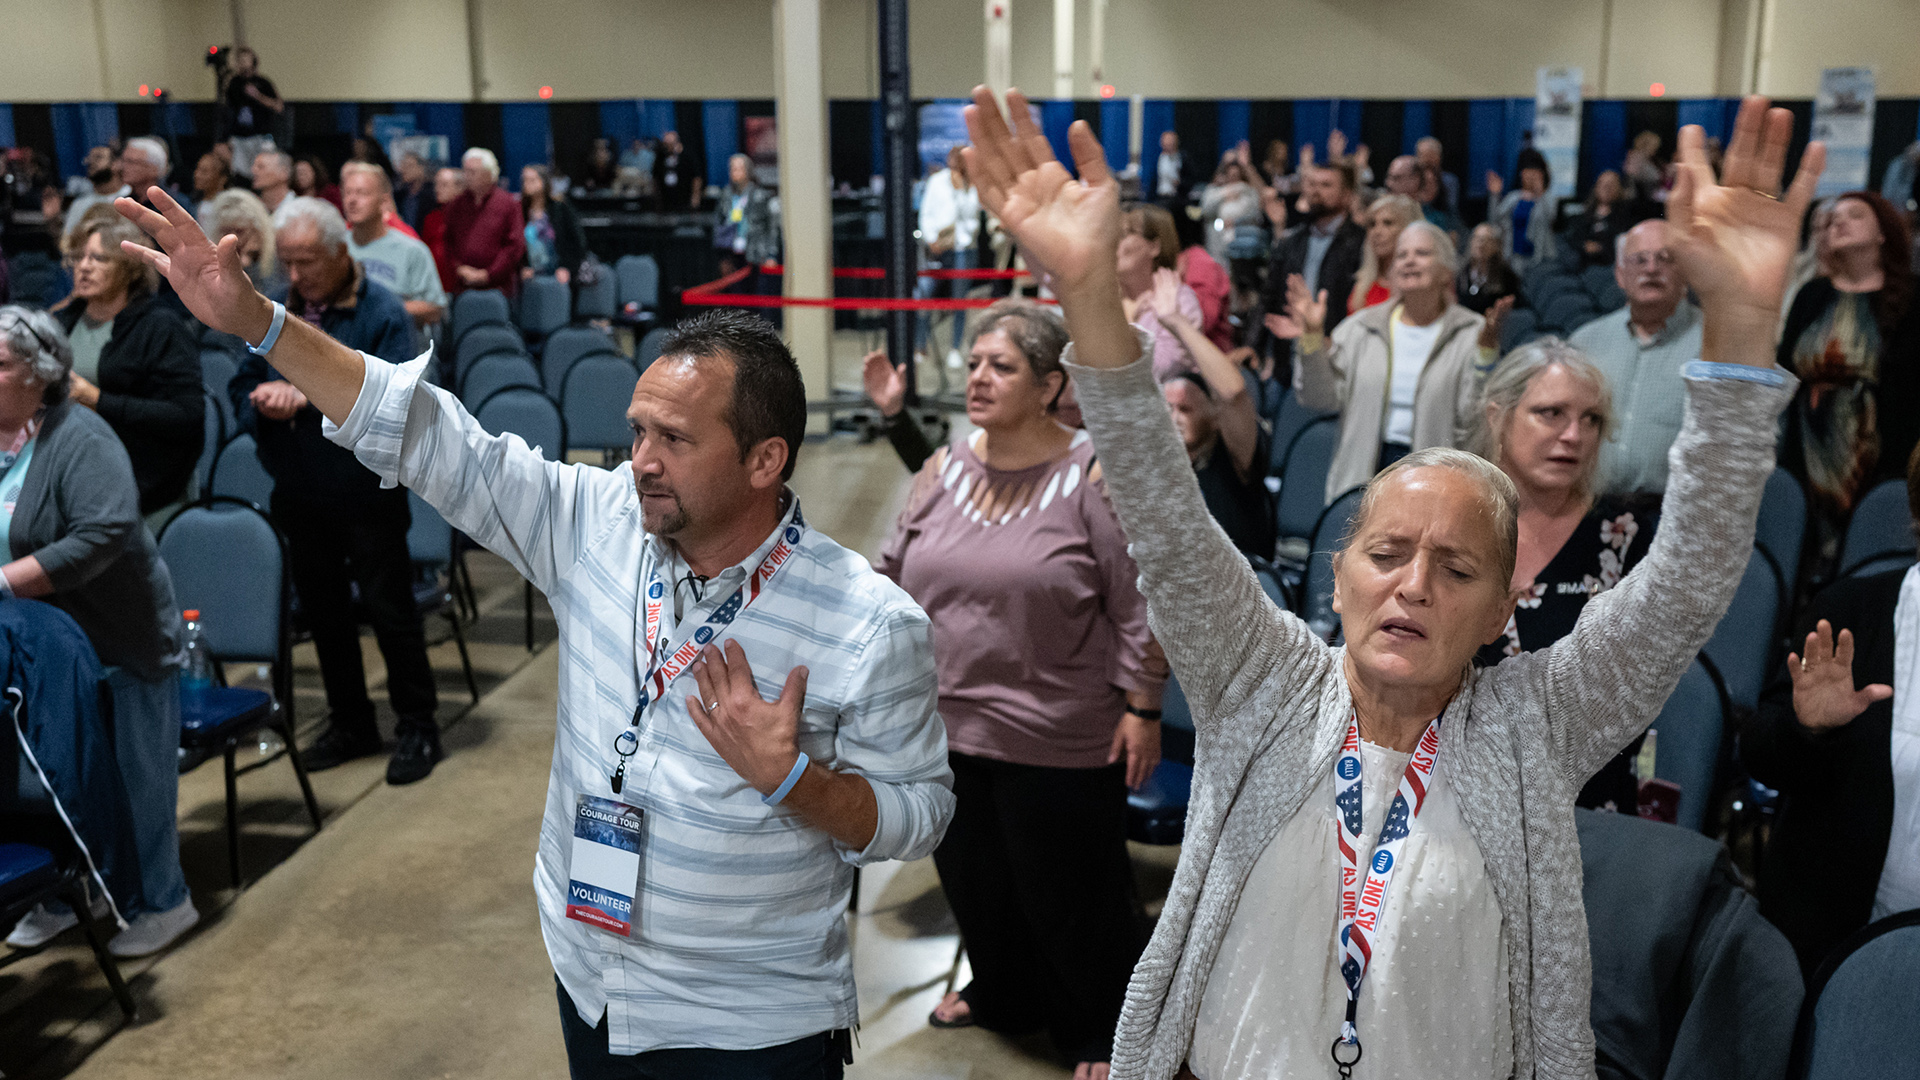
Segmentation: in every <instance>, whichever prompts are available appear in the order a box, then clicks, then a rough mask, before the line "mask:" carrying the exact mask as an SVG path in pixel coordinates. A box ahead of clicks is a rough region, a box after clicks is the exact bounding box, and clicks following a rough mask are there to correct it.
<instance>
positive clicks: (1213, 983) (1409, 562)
mask: <svg viewBox="0 0 1920 1080" xmlns="http://www.w3.org/2000/svg"><path fill="white" fill-rule="evenodd" d="M1007 98H1008V102H1007V103H1008V108H1009V111H1010V112H1011V113H1012V115H1013V116H1014V117H1015V123H1016V125H1017V127H1016V130H1015V131H1009V130H1008V129H1007V127H1006V125H1005V123H1004V122H1003V121H1002V119H1001V116H1000V113H999V112H998V111H997V109H996V108H995V106H994V103H993V99H992V98H991V97H990V96H989V95H988V92H987V91H986V90H985V89H984V88H981V89H978V90H976V91H975V92H974V102H975V104H974V105H973V106H972V107H971V108H969V109H968V110H967V123H968V129H969V132H970V133H971V134H972V136H973V141H974V147H973V148H972V149H971V150H969V152H968V156H969V161H968V164H969V166H970V167H971V170H970V171H971V172H972V175H973V177H974V180H975V182H976V183H977V184H978V185H979V187H980V193H981V202H982V204H983V205H985V206H986V207H987V208H988V209H989V210H990V211H991V212H992V213H993V214H994V215H995V216H996V217H998V218H999V219H1000V221H1001V222H1002V223H1003V225H1004V226H1005V227H1006V228H1007V229H1008V231H1009V232H1010V233H1012V235H1013V236H1014V237H1015V239H1016V240H1018V241H1019V243H1020V244H1021V245H1022V246H1023V247H1024V248H1025V249H1026V250H1027V252H1028V253H1029V254H1030V256H1031V257H1032V258H1034V259H1035V260H1037V261H1038V262H1040V263H1041V264H1043V265H1045V266H1047V267H1048V268H1050V269H1051V270H1052V271H1053V275H1054V278H1053V287H1054V290H1055V292H1056V294H1057V295H1058V297H1059V298H1060V302H1061V307H1062V310H1063V312H1064V313H1065V315H1066V318H1067V323H1068V328H1069V330H1070V332H1071V334H1072V337H1073V346H1072V349H1071V351H1070V356H1069V357H1068V359H1069V361H1072V362H1070V363H1069V364H1068V367H1069V368H1070V370H1071V371H1072V372H1073V378H1074V382H1075V384H1076V386H1077V387H1078V391H1079V396H1080V402H1081V407H1082V410H1083V413H1084V416H1085V418H1086V423H1087V429H1088V431H1089V432H1090V433H1091V434H1092V435H1093V439H1094V443H1095V445H1096V448H1097V449H1098V451H1099V453H1100V457H1101V460H1102V461H1103V462H1104V463H1105V465H1106V475H1107V484H1108V492H1109V494H1110V495H1111V497H1112V500H1113V504H1114V507H1115V509H1116V511H1117V512H1118V513H1119V515H1120V519H1121V522H1122V524H1123V525H1124V526H1125V527H1126V530H1127V534H1128V536H1129V537H1130V539H1131V540H1132V551H1133V554H1134V559H1135V561H1136V562H1137V563H1138V564H1139V567H1140V581H1141V591H1142V592H1143V593H1144V594H1145V595H1146V597H1147V601H1148V610H1149V617H1150V620H1151V623H1152V626H1153V629H1154V631H1155V636H1156V637H1157V638H1158V640H1159V641H1160V642H1161V643H1162V644H1163V645H1164V647H1165V649H1166V652H1167V655H1168V658H1169V660H1170V661H1171V662H1172V664H1173V668H1174V670H1175V672H1176V673H1177V674H1178V675H1179V677H1180V681H1181V684H1182V686H1183V687H1184V688H1185V689H1186V692H1187V697H1188V701H1189V703H1190V704H1191V706H1192V708H1193V714H1194V719H1195V727H1196V730H1197V739H1198V751H1197V754H1196V758H1197V761H1198V763H1199V764H1198V767H1197V768H1196V770H1195V775H1194V785H1193V800H1192V803H1191V806H1190V808H1189V810H1188V815H1187V833H1186V842H1185V844H1184V846H1183V848H1182V852H1181V858H1180V867H1179V870H1178V872H1177V873H1176V874H1175V877H1174V882H1173V886H1172V889H1171V891H1170V893H1169V895H1168V897H1167V902H1166V907H1165V909H1164V911H1163V913H1162V915H1161V917H1160V922H1159V925H1158V927H1157V928H1156V930H1155V932H1154V936H1153V941H1152V943H1151V944H1150V945H1149V946H1148V948H1147V951H1146V953H1145V955H1144V956H1143V957H1142V958H1141V961H1140V964H1139V966H1138V967H1137V968H1136V969H1135V971H1134V977H1133V982H1132V984H1131V986H1130V987H1129V989H1128V997H1127V1004H1126V1007H1125V1009H1124V1011H1123V1012H1122V1014H1121V1018H1120V1025H1119V1030H1118V1031H1117V1033H1116V1035H1115V1039H1114V1046H1113V1061H1112V1070H1111V1074H1112V1076H1113V1077H1114V1078H1116V1080H1133V1078H1137V1077H1147V1078H1152V1080H1166V1078H1169V1077H1173V1076H1176V1075H1184V1076H1193V1077H1197V1078H1198V1080H1226V1078H1229V1077H1231V1078H1239V1077H1248V1076H1259V1077H1302V1076H1312V1077H1324V1076H1328V1075H1331V1074H1334V1073H1338V1074H1339V1075H1342V1076H1346V1075H1353V1076H1359V1077H1363V1078H1364V1077H1386V1076H1393V1075H1420V1076H1434V1077H1447V1078H1449V1080H1454V1078H1464V1077H1486V1078H1489V1080H1499V1078H1504V1077H1508V1076H1519V1077H1551V1078H1556V1080H1558V1078H1563V1077H1564V1078H1569V1080H1583V1078H1587V1077H1591V1076H1592V1075H1593V1069H1594V1064H1593V1063H1594V1038H1593V1031H1592V1028H1591V1025H1590V1021H1589V1018H1588V999H1589V995H1590V991H1591V981H1592V974H1591V960H1590V956H1589V953H1588V947H1587V924H1586V918H1585V914H1584V910H1583V907H1582V904H1581V892H1580V890H1581V870H1580V849H1579V841H1578V838H1577V836H1576V834H1575V831H1574V821H1573V804H1574V798H1575V796H1576V795H1577V794H1578V792H1579V790H1580V787H1581V785H1582V784H1583V783H1585V782H1586V779H1587V778H1588V777H1589V776H1591V775H1592V774H1593V773H1594V771H1595V770H1597V769H1599V768H1600V767H1601V766H1602V765H1603V764H1605V763H1606V762H1607V761H1608V759H1610V758H1611V757H1612V756H1613V755H1614V754H1615V753H1616V752H1617V751H1619V749H1620V748H1621V747H1623V746H1625V745H1626V744H1627V743H1628V742H1629V741H1631V740H1632V739H1633V738H1634V736H1636V735H1637V734H1639V733H1640V731H1641V730H1642V729H1644V728H1645V727H1646V725H1647V724H1648V723H1649V722H1650V721H1651V720H1652V719H1653V717H1654V715H1655V714H1656V713H1657V712H1658V710H1659V709H1660V707H1661V705H1662V703H1663V702H1664V701H1665V700H1666V698H1667V695H1668V694H1669V693H1670V692H1671V691H1672V689H1673V687H1674V685H1675V684H1676V683H1677V682H1678V681H1679V678H1680V675H1681V673H1682V672H1683V671H1684V670H1685V668H1686V666H1687V664H1688V663H1689V662H1690V661H1691V660H1692V658H1693V656H1694V654H1695V652H1697V651H1698V649H1699V648H1700V646H1701V645H1702V644H1703V643H1704V642H1705V641H1706V640H1707V638H1708V637H1709V636H1710V635H1711V633H1712V631H1713V628H1714V626H1715V624H1716V623H1717V622H1718V621H1719V619H1720V616H1721V614H1722V613H1723V612H1724V611H1725V609H1726V606H1727V603H1728V601H1729V600H1730V599H1731V597H1732V595H1733V592H1734V589H1735V587H1736V585H1737V584H1738V582H1739V577H1740V571H1741V570H1742V568H1743V567H1744V566H1745V564H1746V559H1745V557H1744V555H1745V553H1746V552H1747V551H1748V550H1749V549H1750V547H1751V546H1752V542H1753V525H1754V518H1755V516H1756V514H1757V513H1758V509H1759V504H1760V493H1761V489H1762V487H1763V485H1764V484H1765V482H1766V479H1767V476H1768V474H1769V473H1770V472H1771V471H1772V469H1773V446H1774V421H1775V418H1776V417H1777V416H1778V414H1779V413H1780V411H1781V409H1782V407H1783V406H1784V405H1785V404H1786V402H1787V401H1788V400H1789V398H1790V397H1791V396H1792V393H1793V388H1794V380H1793V378H1792V376H1790V375H1788V374H1786V373H1785V372H1782V371H1780V370H1778V369H1777V368H1775V367H1774V364H1773V356H1772V351H1773V334H1774V327H1775V325H1776V322H1777V319H1778V312H1779V305H1780V295H1781V291H1782V289H1783V287H1784V284H1785V280H1786V272H1787V264H1788V262H1789V260H1790V259H1791V258H1792V256H1793V252H1794V248H1795V241H1796V239H1797V234H1798V227H1799V222H1800V219H1801V215H1802V213H1803V212H1804V210H1805V208H1806V206H1807V203H1808V201H1809V199H1810V198H1811V195H1812V192H1813V187H1814V182H1815V179H1816V178H1817V177H1818V174H1819V172H1820V167H1821V164H1822V162H1823V160H1824V149H1823V148H1822V147H1821V146H1820V144H1818V143H1815V144H1812V145H1811V146H1809V147H1808V150H1807V153H1806V155H1805V158H1804V159H1803V161H1802V164H1801V169H1800V174H1799V175H1798V176H1797V177H1796V179H1795V181H1794V183H1793V186H1792V189H1791V190H1790V191H1789V192H1788V193H1787V194H1786V195H1785V196H1784V197H1778V196H1776V194H1775V192H1776V191H1777V190H1778V188H1779V183H1780V177H1781V174H1782V172H1783V171H1784V163H1785V159H1786V153H1787V147H1788V144H1789V141H1790V137H1791V134H1792V117H1791V114H1790V113H1788V112H1787V111H1786V110H1784V109H1774V110H1772V111H1771V112H1768V110H1767V108H1766V102H1765V101H1764V99H1749V100H1748V101H1747V102H1746V103H1745V105H1744V106H1743V107H1742V109H1741V113H1740V118H1739V120H1738V122H1737V123H1736V126H1735V134H1734V138H1733V142H1732V145H1731V146H1730V147H1729V148H1728V152H1727V155H1726V160H1725V165H1724V173H1723V176H1724V179H1725V186H1722V185H1721V184H1719V183H1717V182H1716V181H1715V179H1714V174H1713V171H1712V169H1711V168H1710V167H1709V166H1708V164H1707V161H1706V155H1705V153H1704V150H1703V137H1702V135H1701V132H1700V129H1699V128H1697V127H1689V128H1687V129H1686V131H1685V132H1684V133H1683V134H1682V142H1681V163H1680V168H1679V178H1678V180H1677V182H1676V184H1675V187H1674V189H1673V193H1672V196H1671V198H1670V200H1669V203H1668V218H1669V221H1670V222H1671V223H1672V226H1673V230H1674V237H1675V240H1674V250H1675V254H1676V255H1677V257H1678V258H1679V259H1680V261H1681V263H1682V266H1683V268H1684V270H1685V272H1686V276H1687V279H1688V281H1689V282H1691V283H1692V285H1693V287H1694V289H1695V290H1696V291H1697V292H1698V293H1699V295H1700V298H1701V301H1702V308H1703V309H1704V312H1705V327H1704V336H1703V341H1702V346H1701V354H1702V355H1701V360H1700V361H1699V362H1696V363H1693V364H1690V365H1689V366H1688V368H1687V371H1686V375H1687V385H1688V394H1689V408H1688V412H1687V421H1686V426H1685V427H1684V428H1683V429H1682V431H1681V433H1680V436H1679V438H1678V439H1677V440H1676V442H1675V445H1674V451H1673V465H1674V469H1673V478H1672V481H1671V482H1670V483H1669V485H1668V488H1667V494H1666V503H1665V515H1664V520H1663V522H1662V525H1661V529H1660V535H1659V536H1658V538H1656V539H1655V541H1654V543H1653V547H1652V550H1651V551H1650V552H1649V553H1648V555H1647V558H1646V559H1645V560H1644V561H1643V562H1642V563H1641V564H1640V566H1639V567H1638V568H1637V569H1635V570H1634V571H1633V572H1632V573H1631V574H1629V575H1628V576H1627V577H1626V579H1625V580H1623V581H1621V582H1620V584H1619V585H1617V586H1616V587H1614V588H1613V589H1612V590H1610V591H1608V592H1607V593H1605V594H1603V595H1601V596H1598V597H1595V598H1594V599H1593V600H1592V601H1590V602H1589V603H1588V604H1587V606H1586V609H1585V610H1584V611H1583V612H1582V613H1581V616H1580V619H1579V621H1578V623H1577V624H1576V626H1575V627H1574V630H1573V632H1572V633H1571V634H1570V635H1568V636H1567V637H1565V638H1563V639H1561V640H1560V641H1557V642H1555V643H1554V644H1552V645H1550V646H1548V647H1547V648H1545V649H1543V650H1540V651H1538V652H1533V653H1528V654H1525V655H1522V656H1517V657H1513V658H1511V659H1508V660H1506V661H1505V662H1503V663H1500V664H1499V665H1497V666H1495V667H1492V668H1482V669H1475V668H1473V667H1472V666H1471V664H1470V661H1471V658H1472V657H1473V655H1474V653H1475V652H1476V651H1477V650H1478V649H1479V648H1480V647H1481V646H1482V645H1484V644H1486V643H1488V642H1491V641H1493V640H1494V639H1496V638H1497V637H1499V636H1500V634H1501V631H1502V628H1503V627H1504V626H1505V625H1506V622H1507V618H1508V615H1509V614H1510V613H1511V612H1512V610H1513V603H1514V598H1513V594H1512V591H1511V577H1512V572H1513V568H1514V560H1515V546H1516V542H1517V541H1516V524H1515V519H1516V514H1517V508H1516V504H1517V497H1516V495H1515V490H1514V487H1513V484H1512V481H1510V480H1509V479H1508V478H1507V477H1506V476H1505V474H1503V473H1501V472H1500V471H1499V469H1497V468H1496V467H1494V466H1493V465H1491V464H1490V463H1488V462H1486V461H1485V460H1484V459H1481V458H1479V457H1475V456H1473V455H1470V454H1466V453H1464V452H1462V451H1458V450H1454V449H1451V448H1444V447H1440V448H1432V449H1428V450H1422V451H1416V452H1415V453H1412V454H1409V455H1408V456H1407V457H1405V458H1402V459H1401V460H1400V461H1398V462H1396V463H1395V464H1394V465H1392V466H1390V467H1389V468H1387V469H1385V470H1383V471H1382V472H1381V473H1380V474H1379V475H1377V476H1376V477H1374V479H1373V481H1372V482H1371V483H1370V484H1369V490H1368V492H1367V496H1366V498H1365V500H1364V501H1363V503H1362V506H1361V508H1360V511H1359V514H1358V515H1357V518H1356V522H1355V526H1354V529H1353V533H1352V535H1351V537H1350V538H1349V540H1348V543H1347V545H1346V547H1345V549H1344V550H1343V551H1342V552H1341V553H1340V555H1339V557H1338V559H1337V561H1336V563H1335V604H1336V610H1337V611H1339V612H1340V614H1341V617H1342V622H1343V625H1344V628H1345V631H1346V640H1347V642H1348V645H1347V646H1346V647H1345V648H1333V647H1329V646H1327V645H1325V644H1324V643H1322V642H1321V641H1319V640H1318V639H1317V638H1316V637H1315V636H1314V635H1313V634H1312V633H1311V632H1310V631H1309V630H1308V629H1307V627H1306V625H1305V624H1304V623H1302V622H1301V621H1300V620H1298V619H1296V618H1294V617H1293V616H1292V615H1289V614H1287V613H1285V612H1282V611H1280V610H1278V609H1277V608H1276V607H1274V605H1273V604H1272V603H1271V602H1269V601H1268V600H1267V599H1266V596H1265V594H1264V593H1263V592H1262V591H1261V590H1260V587H1259V585H1258V584H1257V583H1256V582H1255V580H1254V577H1253V574H1252V572H1251V571H1250V570H1249V569H1248V567H1247V564H1246V562H1245V560H1244V559H1242V558H1241V557H1240V555H1239V553H1238V552H1236V551H1234V550H1233V548H1232V547H1231V546H1230V545H1229V544H1228V543H1227V541H1226V538H1225V537H1224V536H1223V535H1222V534H1221V533H1220V532H1219V531H1218V530H1217V529H1215V528H1214V527H1213V526H1212V525H1211V523H1210V522H1209V521H1208V518H1207V514H1206V511H1205V509H1204V507H1203V506H1202V504H1201V500H1200V497H1199V492H1198V490H1197V488H1196V486H1195V483H1194V479H1193V471H1192V469H1191V468H1189V467H1188V464H1187V459H1186V454H1185V452H1184V450H1183V449H1182V447H1181V444H1180V441H1179V438H1178V437H1177V436H1176V435H1175V433H1174V429H1173V425H1172V424H1171V423H1170V421H1169V419H1168V416H1167V411H1166V408H1165V406H1164V405H1163V404H1162V403H1161V401H1160V400H1159V397H1160V395H1159V393H1158V392H1157V388H1156V387H1155V385H1154V382H1153V379H1152V374H1151V371H1150V369H1149V365H1148V364H1147V363H1145V362H1142V360H1141V357H1142V356H1143V353H1144V352H1145V351H1146V349H1145V346H1144V343H1143V341H1142V339H1141V337H1140V336H1139V335H1137V334H1136V333H1135V332H1134V331H1133V330H1132V329H1131V328H1130V327H1129V326H1128V325H1127V322H1126V316H1125V312H1124V310H1123V309H1122V307H1121V305H1120V302H1119V290H1118V288H1117V287H1116V285H1115V281H1114V275H1115V266H1114V257H1113V251H1114V244H1115V240H1116V238H1117V234H1118V231H1119V229H1120V220H1119V198H1118V195H1119V192H1118V187H1117V185H1116V184H1115V182H1114V180H1113V177H1112V175H1111V174H1110V173H1109V172H1108V170H1107V167H1106V164H1105V160H1104V158H1103V157H1102V152H1101V150H1100V146H1099V142H1098V141H1097V140H1096V139H1095V138H1094V137H1093V135H1092V133H1091V131H1090V130H1089V129H1088V128H1087V126H1086V125H1085V124H1080V123H1076V124H1075V125H1074V127H1073V129H1072V131H1071V133H1070V137H1069V142H1070V145H1071V146H1072V149H1073V152H1074V158H1075V163H1076V164H1077V166H1078V168H1079V172H1080V179H1079V180H1077V181H1076V180H1075V179H1073V178H1072V177H1071V176H1070V175H1069V174H1068V173H1067V171H1066V170H1065V169H1064V168H1062V167H1061V166H1060V165H1059V164H1058V163H1057V162H1056V161H1055V160H1054V158H1053V153H1052V150H1051V149H1050V147H1049V145H1048V143H1047V139H1046V136H1045V135H1044V134H1042V133H1041V131H1040V130H1039V129H1038V127H1037V126H1036V125H1034V123H1033V122H1032V120H1031V119H1030V114H1029V112H1028V106H1027V103H1026V101H1025V99H1024V98H1023V97H1022V96H1021V95H1020V94H1019V93H1018V92H1009V93H1008V95H1007ZM1733 552H1738V553H1740V554H1741V556H1742V557H1741V558H1730V557H1729V553H1733ZM1396 785H1397V787H1398V792H1399V794H1397V795H1396V794H1395V789H1396ZM1383 822H1384V825H1383ZM1402 870H1404V872H1398V871H1402ZM1329 1055H1331V1057H1332V1059H1333V1060H1332V1061H1329ZM1336 1063H1338V1064H1336Z"/></svg>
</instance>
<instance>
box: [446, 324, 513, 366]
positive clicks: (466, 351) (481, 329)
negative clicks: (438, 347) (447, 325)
mask: <svg viewBox="0 0 1920 1080" xmlns="http://www.w3.org/2000/svg"><path fill="white" fill-rule="evenodd" d="M454 351H455V359H456V360H457V361H458V363H457V364H456V365H455V367H456V369H457V370H459V371H465V370H467V365H469V364H471V363H473V362H474V361H475V360H478V359H479V358H480V357H482V356H485V355H486V354H488V353H490V352H517V353H524V352H526V351H527V343H526V340H525V339H524V338H522V337H521V336H520V331H518V330H515V329H514V328H513V327H511V326H496V325H492V324H489V325H486V326H476V327H474V328H473V329H472V330H471V331H469V332H468V333H466V334H465V335H463V336H462V337H461V338H460V344H458V345H456V346H454Z"/></svg>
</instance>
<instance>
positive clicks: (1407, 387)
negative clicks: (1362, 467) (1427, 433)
mask: <svg viewBox="0 0 1920 1080" xmlns="http://www.w3.org/2000/svg"><path fill="white" fill-rule="evenodd" d="M1402 310H1404V309H1402V308H1398V307H1396V308H1394V309H1393V316H1392V318H1391V319H1389V320H1388V324H1389V325H1390V326H1391V327H1392V336H1391V338H1390V339H1389V340H1390V343H1391V349H1392V351H1391V352H1390V353H1389V355H1390V356H1391V357H1392V359H1393V382H1392V383H1391V384H1390V385H1389V386H1388V387H1387V427H1386V431H1385V433H1384V434H1382V435H1381V437H1380V441H1382V442H1390V443H1406V444H1409V445H1411V444H1412V443H1413V399H1414V395H1415V394H1417V393H1418V392H1419V390H1420V372H1422V371H1424V370H1425V369H1426V366H1427V361H1428V360H1429V359H1431V358H1432V356H1433V343H1434V342H1436V341H1438V340H1439V339H1440V320H1439V319H1435V320H1433V321H1432V322H1430V323H1428V324H1427V325H1425V326H1414V325H1413V324H1411V323H1406V322H1402V321H1401V320H1400V315H1401V312H1402Z"/></svg>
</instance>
